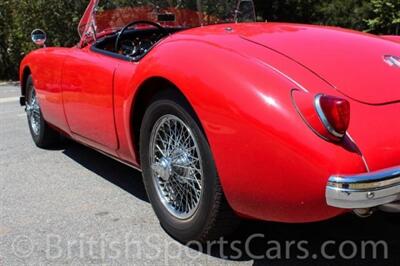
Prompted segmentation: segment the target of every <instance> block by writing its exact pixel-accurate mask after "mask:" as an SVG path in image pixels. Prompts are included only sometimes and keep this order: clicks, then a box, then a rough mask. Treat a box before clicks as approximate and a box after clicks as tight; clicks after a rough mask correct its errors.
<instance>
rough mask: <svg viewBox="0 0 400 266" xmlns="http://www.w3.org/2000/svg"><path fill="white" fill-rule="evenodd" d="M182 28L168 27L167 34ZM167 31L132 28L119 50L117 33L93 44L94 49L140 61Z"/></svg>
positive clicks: (121, 41) (121, 42) (123, 38)
mask: <svg viewBox="0 0 400 266" xmlns="http://www.w3.org/2000/svg"><path fill="white" fill-rule="evenodd" d="M179 30H182V29H167V34H168V33H169V34H170V33H174V32H177V31H179ZM165 36H166V34H165V32H161V31H160V30H158V29H141V30H130V31H127V32H126V34H124V36H123V37H122V39H121V40H120V45H119V48H118V51H115V41H116V35H111V36H106V37H104V38H102V39H100V40H98V41H97V42H96V43H95V44H94V45H93V50H94V51H96V52H100V53H104V54H107V55H111V56H115V55H116V56H119V57H121V58H127V59H129V60H132V61H138V60H140V59H141V58H142V57H143V56H145V55H146V54H147V53H148V52H149V51H150V50H151V49H152V48H153V47H154V46H155V45H156V44H157V43H158V42H159V41H160V40H161V39H163V38H164V37H165Z"/></svg>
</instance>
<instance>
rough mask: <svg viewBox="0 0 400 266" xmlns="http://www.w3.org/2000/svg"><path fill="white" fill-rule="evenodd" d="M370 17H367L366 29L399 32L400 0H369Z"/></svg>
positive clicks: (391, 32) (397, 33) (389, 32)
mask: <svg viewBox="0 0 400 266" xmlns="http://www.w3.org/2000/svg"><path fill="white" fill-rule="evenodd" d="M371 6H372V17H371V18H370V19H367V20H366V21H367V24H368V31H370V32H379V33H385V34H394V35H399V34H400V0H371Z"/></svg>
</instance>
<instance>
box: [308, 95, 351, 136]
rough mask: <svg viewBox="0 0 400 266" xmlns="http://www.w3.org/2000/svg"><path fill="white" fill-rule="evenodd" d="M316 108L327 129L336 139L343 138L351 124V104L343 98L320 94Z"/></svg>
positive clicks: (316, 100)
mask: <svg viewBox="0 0 400 266" xmlns="http://www.w3.org/2000/svg"><path fill="white" fill-rule="evenodd" d="M315 108H316V110H317V113H318V116H319V118H320V119H321V122H322V123H323V124H324V126H325V128H326V129H327V130H328V131H329V133H330V134H332V135H333V136H334V137H335V138H343V137H344V135H345V134H346V131H347V129H348V128H349V123H350V103H349V102H348V101H347V100H345V99H342V98H338V97H334V96H328V95H322V94H319V95H317V96H316V97H315Z"/></svg>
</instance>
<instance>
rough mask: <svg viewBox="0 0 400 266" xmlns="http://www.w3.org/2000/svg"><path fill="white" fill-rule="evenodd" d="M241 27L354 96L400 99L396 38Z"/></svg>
mask: <svg viewBox="0 0 400 266" xmlns="http://www.w3.org/2000/svg"><path fill="white" fill-rule="evenodd" d="M246 27H250V28H246ZM236 30H237V32H238V34H240V35H241V36H242V37H243V38H245V39H247V40H249V41H252V42H255V43H258V44H260V45H263V46H265V47H267V48H270V49H273V50H275V51H277V52H279V53H281V54H283V55H285V56H287V57H290V58H291V59H292V60H294V61H296V62H298V63H299V64H301V65H303V66H305V67H306V68H308V69H310V70H311V71H313V72H315V73H316V74H317V75H319V76H320V77H321V78H322V79H324V80H326V81H327V82H328V83H330V84H331V85H332V86H333V87H335V88H336V89H337V90H338V91H340V92H341V93H342V94H344V95H346V96H348V97H350V98H353V99H355V100H357V101H360V102H364V103H368V104H376V105H378V104H387V103H392V102H397V101H400V45H399V44H397V43H395V42H392V41H388V40H384V39H382V38H379V37H378V36H375V35H370V34H364V33H359V32H355V31H350V30H343V29H338V28H329V27H319V26H305V25H292V24H279V23H277V24H274V23H262V24H258V25H257V27H255V26H254V25H253V26H251V25H241V26H238V27H237V29H236Z"/></svg>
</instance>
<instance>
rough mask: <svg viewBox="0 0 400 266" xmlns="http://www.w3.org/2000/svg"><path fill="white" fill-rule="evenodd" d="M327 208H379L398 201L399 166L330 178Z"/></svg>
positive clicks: (327, 189) (399, 199)
mask: <svg viewBox="0 0 400 266" xmlns="http://www.w3.org/2000/svg"><path fill="white" fill-rule="evenodd" d="M326 201H327V203H328V205H329V206H332V207H337V208H342V209H365V208H374V207H380V206H383V205H386V204H391V203H396V202H397V203H398V202H399V201H400V166H398V167H394V168H389V169H384V170H381V171H376V172H370V173H366V174H359V175H347V176H346V175H335V176H331V177H330V178H329V181H328V185H327V187H326Z"/></svg>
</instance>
